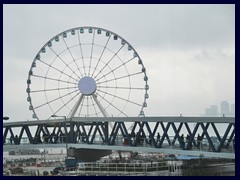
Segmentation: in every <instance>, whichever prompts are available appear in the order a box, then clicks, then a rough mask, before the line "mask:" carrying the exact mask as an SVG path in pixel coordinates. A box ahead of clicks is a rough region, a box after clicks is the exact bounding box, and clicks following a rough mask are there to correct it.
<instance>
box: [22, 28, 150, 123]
mask: <svg viewBox="0 0 240 180" xmlns="http://www.w3.org/2000/svg"><path fill="white" fill-rule="evenodd" d="M80 29H94V33H95V31H96V30H101V31H105V32H106V33H107V32H108V33H110V37H111V35H114V36H115V35H116V36H117V37H118V38H119V39H121V42H124V45H125V44H127V45H128V46H130V47H131V50H133V52H134V56H135V57H138V59H139V61H141V62H140V64H141V66H142V69H144V72H140V73H143V74H144V81H145V88H143V87H142V88H138V87H133V88H132V87H131V85H130V88H128V89H129V95H130V92H131V90H132V89H141V90H145V93H144V100H143V104H142V107H141V109H140V113H139V116H140V115H141V113H142V112H143V108H144V107H145V106H146V99H147V98H148V94H147V91H148V89H149V85H148V83H147V82H148V78H147V75H146V68H145V67H144V64H143V63H142V60H141V58H140V56H139V55H138V53H137V51H136V50H135V49H134V48H133V46H132V45H131V44H130V43H129V42H128V41H127V40H125V39H124V38H122V37H121V36H120V35H118V34H116V33H114V32H112V31H110V30H107V29H104V28H100V27H93V26H82V27H75V28H71V29H68V30H65V31H63V32H61V33H59V34H57V35H55V36H54V37H53V38H51V39H50V40H49V41H47V43H45V44H44V46H42V48H40V50H39V51H38V53H37V55H36V56H35V58H34V60H33V62H32V65H31V67H30V71H29V74H28V80H27V94H28V98H27V100H28V101H29V103H30V106H29V109H30V110H32V111H33V116H36V117H34V118H37V119H38V120H39V117H38V116H37V113H36V109H37V108H38V107H34V106H33V103H32V97H31V93H32V92H31V90H30V87H31V85H30V84H31V77H32V76H34V75H33V73H32V71H33V68H34V66H33V65H34V64H36V61H38V60H39V58H38V57H39V56H40V54H41V53H42V51H43V49H45V48H46V47H49V45H50V44H51V43H52V42H53V41H54V40H56V38H57V37H60V36H62V39H63V40H64V37H63V34H64V33H66V34H67V33H69V32H70V33H71V32H73V31H77V32H78V30H80ZM78 33H79V32H78ZM110 37H109V39H110ZM124 45H123V46H124ZM66 46H67V45H66ZM75 46H77V45H75ZM123 46H122V47H123ZM92 47H93V45H92ZM49 48H50V49H51V47H49ZM68 48H69V47H68V46H67V49H65V50H63V51H67V50H69V49H68ZM70 48H71V47H70ZM106 49H107V50H108V51H111V50H110V49H108V48H106ZM120 50H121V49H120ZM70 54H71V53H70ZM116 54H117V53H116ZM56 55H57V57H59V56H58V55H59V54H56ZM57 57H56V59H57ZM135 57H134V58H135ZM91 58H93V59H94V57H91ZM134 58H133V59H134ZM79 59H82V60H83V56H82V57H80V58H79ZM73 61H74V63H76V60H75V59H73ZM99 61H100V60H99V59H98V63H99ZM101 63H102V62H101ZM123 64H124V63H123ZM90 66H91V65H90ZM124 66H125V65H124ZM67 67H68V66H67ZM104 67H105V66H104ZM50 68H51V65H50V66H49V67H48V69H50ZM65 68H66V67H65ZM78 70H79V72H80V69H79V67H78ZM95 70H96V69H95ZM95 70H94V72H93V74H94V73H95ZM89 71H90V67H89ZM99 72H101V70H100V71H99ZM99 72H98V74H99ZM109 73H113V74H114V72H111V71H110V72H109ZM93 74H92V75H93ZM98 74H97V75H96V76H95V77H97V76H98ZM81 75H82V74H81ZM107 75H108V74H107ZM133 75H134V74H131V75H129V74H128V75H127V76H129V77H130V76H133ZM60 76H62V73H61V74H60ZM105 76H106V75H103V76H101V77H100V79H101V78H105ZM69 78H72V79H74V78H73V77H72V76H69ZM79 78H80V77H79ZM145 78H146V79H145ZM45 79H47V78H46V77H45ZM92 79H93V80H94V82H95V83H96V85H95V86H96V87H95V90H94V91H92V92H91V93H90V94H91V95H92V94H95V93H96V95H98V96H102V95H100V94H99V93H98V92H95V91H96V88H101V87H105V89H110V88H114V87H111V86H109V87H108V86H106V85H105V86H104V84H103V85H102V86H101V82H100V83H97V80H98V79H97V80H95V79H94V78H92ZM75 80H76V79H75ZM80 80H81V78H80ZM80 80H79V81H80ZM113 80H114V78H113ZM29 81H30V83H29ZM105 81H106V83H107V81H108V82H109V81H110V80H105ZM105 81H103V82H102V83H104V82H105ZM115 81H116V77H115ZM45 82H46V80H45ZM116 82H117V81H116ZM129 82H130V84H131V81H130V78H129ZM58 83H60V81H58ZM67 83H69V82H67ZM119 87H120V86H118V85H116V86H115V88H116V90H117V88H119ZM124 88H125V89H127V87H120V88H119V89H124ZM58 89H60V88H59V87H58ZM62 89H63V88H62ZM68 90H69V88H68ZM44 91H45V93H46V92H47V91H50V90H45V87H44ZM59 92H60V91H59ZM78 94H79V93H78ZM106 94H107V93H105V94H104V95H106ZM86 95H87V94H86ZM108 95H109V93H108ZM110 96H111V94H110ZM113 96H114V98H116V96H115V95H113ZM114 98H113V99H114ZM117 98H118V99H121V97H117ZM128 98H129V96H128ZM46 99H47V98H46ZM103 99H104V98H102V99H101V100H103ZM113 99H112V101H113ZM104 100H105V99H104ZM112 101H111V102H108V103H109V105H108V107H109V106H111V105H112V104H111V103H112ZM125 101H126V102H125V106H126V104H127V103H128V102H130V101H129V100H125ZM50 103H51V101H48V102H47V104H50Z"/></svg>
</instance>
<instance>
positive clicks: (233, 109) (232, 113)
mask: <svg viewBox="0 0 240 180" xmlns="http://www.w3.org/2000/svg"><path fill="white" fill-rule="evenodd" d="M230 114H231V115H233V116H235V104H231V109H230Z"/></svg>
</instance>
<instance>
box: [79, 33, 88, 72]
mask: <svg viewBox="0 0 240 180" xmlns="http://www.w3.org/2000/svg"><path fill="white" fill-rule="evenodd" d="M77 35H78V42H79V48H80V52H81V56H82V63H83V69H84V74H85V75H86V69H85V64H84V58H83V51H82V45H81V39H80V34H79V31H77Z"/></svg>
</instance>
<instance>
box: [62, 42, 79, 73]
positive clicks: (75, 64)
mask: <svg viewBox="0 0 240 180" xmlns="http://www.w3.org/2000/svg"><path fill="white" fill-rule="evenodd" d="M62 39H63V42H64V44H65V46H66V47H67V50H68V52H69V54H70V56H71V57H72V59H73V61H74V63H75V65H76V67H77V68H78V71H79V73H80V74H81V76H82V73H81V71H80V69H79V67H78V65H77V63H76V60H75V58H74V57H73V55H72V53H71V51H70V48H69V47H68V45H67V42H66V41H65V39H64V38H63V37H62Z"/></svg>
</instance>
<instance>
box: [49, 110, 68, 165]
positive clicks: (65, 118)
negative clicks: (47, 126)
mask: <svg viewBox="0 0 240 180" xmlns="http://www.w3.org/2000/svg"><path fill="white" fill-rule="evenodd" d="M52 117H63V118H64V120H65V133H66V159H67V160H68V152H67V150H68V132H67V117H66V116H57V115H55V114H53V115H52ZM65 165H66V162H65Z"/></svg>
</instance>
